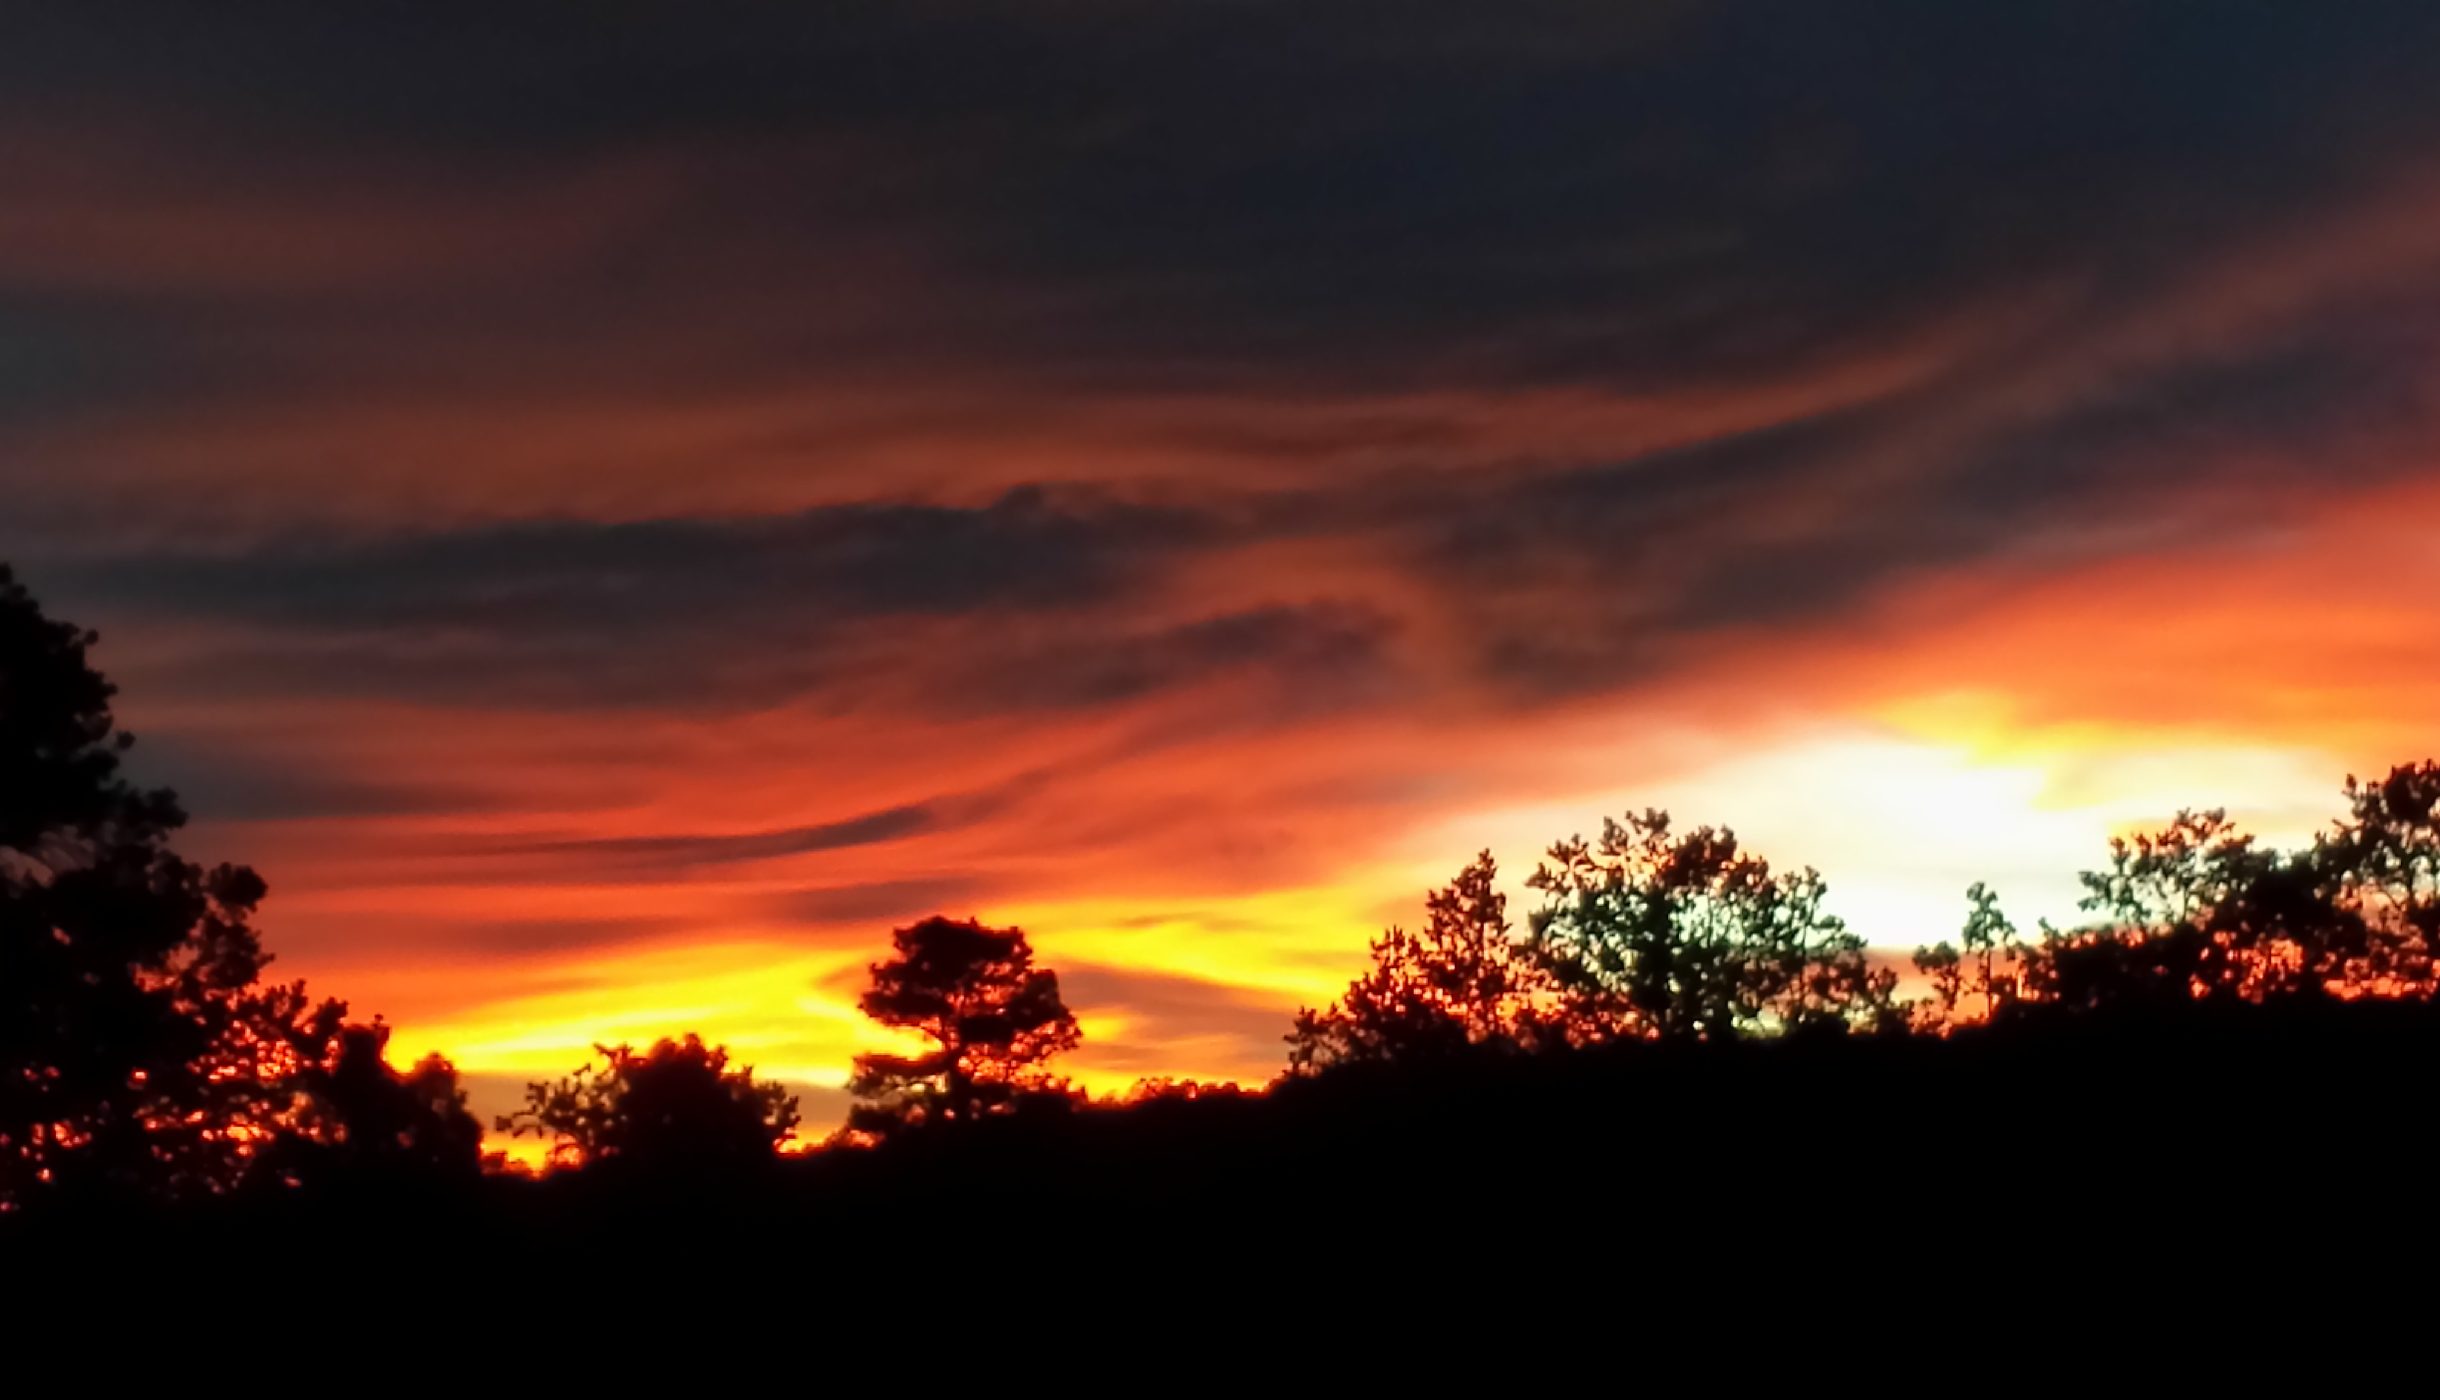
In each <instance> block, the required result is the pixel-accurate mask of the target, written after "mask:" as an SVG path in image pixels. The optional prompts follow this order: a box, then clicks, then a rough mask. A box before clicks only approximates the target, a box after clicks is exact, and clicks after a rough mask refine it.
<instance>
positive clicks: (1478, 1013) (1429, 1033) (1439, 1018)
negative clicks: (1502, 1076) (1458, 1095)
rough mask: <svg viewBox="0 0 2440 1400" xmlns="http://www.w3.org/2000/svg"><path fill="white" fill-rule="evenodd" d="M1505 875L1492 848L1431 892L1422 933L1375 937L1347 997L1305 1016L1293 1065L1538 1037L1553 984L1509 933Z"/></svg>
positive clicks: (1307, 1068) (1292, 1040) (1299, 1069)
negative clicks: (1540, 1014) (1502, 887)
mask: <svg viewBox="0 0 2440 1400" xmlns="http://www.w3.org/2000/svg"><path fill="white" fill-rule="evenodd" d="M1498 878H1499V868H1498V866H1497V865H1496V864H1495V863H1494V862H1493V861H1492V859H1491V853H1490V852H1489V851H1485V852H1483V853H1482V854H1480V855H1478V856H1476V857H1475V859H1474V862H1473V863H1472V864H1471V865H1468V866H1467V867H1466V868H1465V869H1464V870H1462V871H1460V872H1458V875H1457V878H1456V879H1455V880H1454V881H1452V882H1451V883H1450V884H1449V886H1448V887H1447V888H1445V889H1439V890H1434V891H1432V892H1431V893H1430V894H1429V895H1428V896H1427V897H1426V900H1425V906H1426V910H1427V914H1426V918H1425V922H1424V926H1423V929H1422V931H1421V932H1419V933H1409V932H1407V931H1406V930H1405V929H1403V928H1397V927H1392V928H1391V929H1389V930H1388V931H1387V932H1385V933H1383V934H1382V935H1381V936H1380V937H1379V938H1377V939H1375V940H1373V945H1372V958H1373V962H1372V968H1371V969H1370V970H1369V971H1367V972H1366V973H1365V974H1364V975H1363V976H1361V977H1359V978H1357V979H1356V980H1355V981H1354V982H1351V983H1349V984H1348V987H1347V991H1346V993H1345V995H1343V996H1341V997H1340V998H1339V1000H1338V1001H1337V1002H1336V1003H1334V1004H1333V1005H1331V1006H1330V1007H1329V1008H1328V1009H1326V1010H1322V1011H1314V1010H1310V1009H1307V1010H1300V1011H1298V1012H1297V1013H1296V1024H1295V1028H1294V1029H1293V1030H1292V1031H1290V1032H1289V1034H1288V1045H1289V1051H1288V1068H1289V1071H1290V1072H1291V1073H1295V1074H1311V1073H1314V1072H1317V1071H1320V1070H1324V1069H1328V1068H1330V1067H1332V1066H1334V1065H1342V1064H1357V1063H1366V1062H1390V1061H1412V1060H1419V1059H1429V1058H1433V1057H1441V1056H1447V1055H1452V1054H1456V1053H1459V1052H1462V1051H1464V1050H1466V1049H1468V1048H1470V1047H1473V1046H1480V1045H1500V1044H1507V1045H1514V1044H1518V1043H1520V1042H1523V1041H1528V1040H1530V1039H1531V1038H1532V1037H1533V1035H1534V1033H1535V1030H1536V1028H1537V1027H1536V1021H1535V1013H1536V1010H1537V1007H1538V1005H1539V1004H1540V1003H1542V1002H1546V1001H1547V1000H1548V999H1549V993H1550V991H1551V981H1550V978H1549V977H1548V975H1547V974H1546V973H1545V972H1544V971H1543V970H1542V968H1541V966H1540V965H1539V964H1538V963H1536V962H1535V961H1534V960H1533V958H1532V957H1531V956H1530V955H1529V954H1528V953H1527V951H1526V950H1525V948H1524V947H1523V946H1521V945H1520V944H1519V943H1518V941H1517V940H1516V938H1515V937H1514V935H1513V934H1512V932H1511V931H1510V927H1509V923H1508V898H1507V896H1506V895H1503V894H1501V893H1500V892H1499V890H1498V888H1497V881H1498Z"/></svg>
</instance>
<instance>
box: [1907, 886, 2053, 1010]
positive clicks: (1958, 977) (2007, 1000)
mask: <svg viewBox="0 0 2440 1400" xmlns="http://www.w3.org/2000/svg"><path fill="white" fill-rule="evenodd" d="M1966 901H1967V904H1968V906H1969V907H1968V909H1967V911H1966V923H1965V928H1964V930H1963V931H1962V932H1961V933H1959V935H1958V942H1957V943H1950V942H1947V941H1946V940H1943V941H1942V942H1939V943H1936V944H1934V945H1932V946H1931V947H1929V948H1919V949H1917V950H1916V951H1915V970H1916V971H1917V972H1920V973H1922V974H1923V975H1924V976H1926V977H1928V978H1930V979H1931V983H1932V995H1931V997H1930V998H1929V999H1928V1000H1926V1001H1923V1002H1921V1003H1919V1004H1918V1005H1917V1006H1916V1008H1915V1011H1916V1015H1917V1017H1918V1019H1919V1021H1920V1022H1921V1024H1922V1025H1923V1026H1924V1027H1925V1028H1926V1029H1929V1030H1946V1029H1948V1028H1950V1027H1953V1026H1957V1025H1960V1024H1963V1023H1965V1022H1966V1021H1968V1020H1983V1021H1988V1020H1991V1019H1993V1018H1995V1017H1997V1016H1999V1015H2000V1014H2001V1013H2002V1012H2003V1011H2005V1010H2006V1009H2007V1008H2008V1007H2010V1006H2012V1005H2014V1004H2015V1003H2016V1001H2017V999H2018V997H2019V996H2020V995H2022V993H2023V990H2024V968H2025V958H2026V954H2027V949H2026V946H2025V944H2024V943H2022V942H2020V941H2019V940H2018V938H2017V932H2016V925H2015V924H2013V923H2010V922H2009V921H2008V916H2007V914H2006V913H2005V912H2003V911H2002V910H2001V909H2000V907H1999V896H1997V895H1995V894H1993V893H1992V892H1991V887H1990V886H1989V885H1985V884H1983V883H1981V882H1979V881H1977V882H1976V883H1975V884H1974V885H1973V887H1972V888H1970V889H1968V890H1967V891H1966ZM1959 944H1963V945H1964V946H1962V947H1960V946H1959Z"/></svg>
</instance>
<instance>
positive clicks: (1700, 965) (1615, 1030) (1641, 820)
mask: <svg viewBox="0 0 2440 1400" xmlns="http://www.w3.org/2000/svg"><path fill="white" fill-rule="evenodd" d="M1527 883H1528V884H1529V885H1530V886H1531V887H1532V888H1534V889H1537V890H1541V891H1543V892H1544V893H1545V894H1547V895H1548V896H1549V898H1550V902H1549V904H1548V905H1547V906H1546V907H1544V908H1543V909H1541V910H1539V911H1537V912H1536V913H1535V914H1534V916H1533V919H1532V923H1531V928H1532V942H1533V945H1534V948H1535V951H1536V952H1537V954H1538V955H1539V957H1540V958H1541V959H1542V961H1543V964H1544V965H1545V966H1546V967H1547V968H1549V970H1550V972H1551V974H1552V976H1553V977H1554V978H1555V980H1556V982H1557V984H1558V988H1559V993H1560V996H1561V999H1562V1003H1563V1010H1564V1014H1565V1018H1566V1024H1567V1028H1568V1032H1569V1034H1570V1035H1571V1036H1573V1037H1574V1038H1576V1039H1579V1040H1609V1039H1618V1038H1642V1039H1653V1040H1678V1039H1718V1038H1722V1037H1729V1036H1736V1035H1741V1034H1747V1033H1751V1032H1755V1031H1772V1030H1800V1029H1808V1028H1814V1027H1847V1026H1852V1025H1870V1026H1875V1027H1882V1026H1894V1025H1895V1024H1896V1023H1897V1022H1898V1020H1899V1019H1900V1017H1901V1012H1900V1009H1899V1008H1898V1006H1897V1003H1896V1002H1895V1000H1894V991H1895V988H1896V985H1897V976H1896V974H1895V973H1893V972H1891V971H1889V970H1888V969H1886V968H1876V967H1874V966H1872V965H1871V963H1870V962H1869V961H1867V960H1866V958H1865V956H1864V941H1863V940H1862V939H1861V938H1858V937H1856V936H1855V935H1854V934H1852V933H1850V932H1848V931H1847V927H1846V925H1845V924H1843V923H1842V922H1840V921H1839V920H1838V919H1837V918H1836V917H1834V916H1832V915H1830V914H1827V913H1824V912H1823V910H1822V907H1821V904H1822V894H1823V890H1824V886H1823V883H1822V878H1821V876H1820V874H1819V873H1817V872H1815V871H1812V870H1803V871H1798V872H1796V873H1793V874H1787V875H1774V874H1772V872H1771V868H1770V866H1769V864H1768V863H1767V862H1765V861H1763V860H1761V859H1760V858H1758V857H1755V856H1751V855H1748V854H1746V853H1745V852H1743V851H1741V850H1740V849H1738V846H1737V838H1736V835H1735V834H1734V833H1733V832H1730V831H1728V830H1726V829H1724V828H1718V827H1699V828H1697V829H1695V830H1694V831H1691V832H1688V833H1686V834H1685V835H1684V836H1673V835H1672V834H1671V831H1670V825H1669V817H1668V814H1667V813H1665V812H1658V811H1647V812H1645V813H1643V814H1642V815H1641V816H1632V815H1631V816H1629V817H1628V818H1627V819H1626V820H1625V821H1623V822H1621V821H1611V822H1605V823H1604V824H1603V827H1602V833H1601V839H1600V840H1599V841H1598V842H1591V843H1588V842H1586V841H1585V840H1584V839H1583V838H1581V837H1577V838H1573V839H1570V840H1567V841H1562V842H1560V843H1559V844H1558V845H1556V846H1553V847H1552V848H1551V850H1550V855H1549V857H1548V859H1547V860H1546V861H1545V862H1544V863H1543V864H1542V865H1541V866H1540V867H1539V868H1537V869H1536V870H1535V871H1534V874H1533V878H1532V879H1531V880H1529V881H1528V882H1527Z"/></svg>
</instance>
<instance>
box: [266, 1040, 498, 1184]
mask: <svg viewBox="0 0 2440 1400" xmlns="http://www.w3.org/2000/svg"><path fill="white" fill-rule="evenodd" d="M343 1009H344V1008H341V1007H339V1006H338V1004H337V1003H329V1004H326V1006H325V1007H324V1008H323V1010H322V1012H321V1013H320V1014H321V1016H322V1017H323V1018H324V1022H325V1026H326V1030H325V1033H324V1043H325V1046H326V1048H325V1051H324V1053H323V1055H322V1056H321V1058H320V1059H319V1060H317V1061H314V1062H313V1063H311V1064H308V1065H307V1066H306V1067H305V1068H304V1069H302V1070H301V1071H300V1072H299V1073H298V1074H297V1075H296V1076H295V1079H294V1081H293V1083H292V1085H291V1089H292V1092H293V1093H294V1094H295V1096H296V1108H295V1109H294V1111H293V1113H292V1114H291V1116H290V1119H289V1122H288V1123H287V1125H286V1127H285V1129H284V1130H283V1131H282V1133H281V1134H280V1136H279V1138H278V1140H277V1141H275V1142H274V1143H273V1144H272V1145H271V1146H270V1147H268V1148H267V1149H266V1150H265V1151H264V1152H263V1154H262V1160H261V1162H260V1164H259V1167H258V1170H259V1171H260V1172H261V1173H262V1174H264V1175H265V1176H267V1177H269V1178H270V1179H272V1180H274V1181H276V1182H279V1183H280V1184H283V1185H291V1186H308V1185H317V1184H321V1183H325V1182H331V1181H350V1182H358V1183H372V1184H383V1183H396V1182H398V1181H400V1180H404V1179H415V1178H421V1179H426V1180H434V1181H447V1180H463V1179H465V1178H468V1177H472V1176H473V1175H475V1174H476V1173H477V1172H478V1171H480V1170H481V1167H482V1160H483V1125H482V1123H481V1122H480V1121H479V1120H478V1119H476V1118H475V1116H474V1115H473V1114H472V1113H470V1112H468V1111H467V1109H466V1091H465V1090H464V1088H462V1087H461V1086H460V1085H459V1083H458V1074H457V1069H456V1067H455V1066H453V1065H451V1064H450V1063H449V1061H447V1060H446V1059H443V1058H442V1057H441V1056H439V1055H426V1056H425V1057H424V1058H423V1059H421V1060H418V1061H417V1062H416V1063H415V1065H414V1066H413V1067H412V1068H410V1069H408V1070H406V1071H405V1072H404V1073H401V1072H400V1071H398V1070H395V1069H392V1068H391V1067H390V1064H389V1061H388V1059H387V1058H385V1056H384V1051H385V1050H386V1049H387V1048H388V1045H389V1041H390V1028H389V1027H388V1026H386V1025H384V1024H382V1023H381V1022H380V1021H378V1020H376V1021H374V1022H373V1023H372V1024H370V1025H347V1024H337V1023H336V1022H337V1015H336V1013H337V1012H339V1011H341V1010H343Z"/></svg>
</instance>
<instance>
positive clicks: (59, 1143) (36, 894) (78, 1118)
mask: <svg viewBox="0 0 2440 1400" xmlns="http://www.w3.org/2000/svg"><path fill="white" fill-rule="evenodd" d="M97 640H98V638H97V637H96V635H95V634H94V633H92V632H89V631H85V630H82V629H79V628H77V627H74V626H71V625H69V624H67V623H64V622H58V621H55V620H53V619H51V618H49V617H46V616H45V615H44V614H43V613H42V611H41V609H40V608H39V607H38V606H37V605H36V603H35V602H34V600H33V598H32V597H31V595H29V594H28V593H27V592H26V591H25V589H24V588H23V587H22V586H21V585H19V584H18V582H17V581H16V578H15V576H14V575H13V574H11V573H10V572H9V571H8V570H7V569H6V568H5V567H4V566H0V1207H5V1206H8V1205H11V1204H15V1203H22V1202H24V1201H25V1200H26V1199H27V1198H28V1196H29V1194H30V1193H33V1192H36V1191H41V1190H45V1189H48V1190H51V1191H55V1192H58V1191H68V1192H75V1191H103V1192H112V1193H125V1192H138V1193H161V1192H172V1193H177V1192H194V1191H210V1190H219V1189H225V1188H227V1187H228V1186H230V1185H232V1184H234V1183H235V1182H236V1180H237V1179H238V1178H239V1177H240V1176H242V1175H243V1173H244V1171H245V1168H246V1164H247V1160H248V1158H249V1157H250V1155H251V1152H252V1149H253V1144H255V1143H257V1142H260V1141H263V1140H265V1139H266V1138H267V1137H269V1136H271V1135H273V1134H275V1133H276V1132H278V1131H279V1128H280V1123H281V1115H282V1112H283V1110H284V1109H285V1108H286V1107H287V1106H288V1104H289V1101H290V1095H289V1092H288V1091H287V1090H286V1089H285V1088H284V1087H283V1085H282V1081H283V1080H284V1079H285V1078H286V1077H288V1076H289V1075H291V1074H293V1073H295V1072H296V1071H297V1070H299V1069H300V1068H301V1067H302V1066H303V1065H304V1064H305V1063H306V1062H307V1059H308V1058H309V1057H310V1056H311V1055H312V1054H314V1053H316V1051H317V1049H318V1045H317V1039H318V1035H319V1031H318V1029H317V1028H319V1027H322V1026H325V1025H327V1024H328V1022H329V1020H330V1017H329V1015H328V1014H327V1012H325V1011H322V1010H319V1009H317V1008H315V1007H313V1006H312V1005H311V1004H310V1002H309V1001H308V999H307V997H306V995H305V991H304V987H303V984H301V983H298V984H291V985H287V986H277V985H269V984H265V983H264V982H263V981H262V980H261V974H262V971H263V968H264V967H265V966H266V965H267V964H268V963H269V962H270V958H269V956H268V955H267V954H266V953H264V951H263V949H262V945H261V943H260V941H259V940H258V939H257V937H256V935H255V932H254V929H253V927H252V924H251V920H252V918H253V915H254V912H255V909H256V907H257V906H258V905H259V904H260V903H261V901H262V898H263V895H264V884H263V881H262V879H261V877H259V876H257V875H256V874H255V873H254V872H253V871H251V870H248V869H246V868H244V867H242V866H233V865H222V866H218V867H216V868H213V869H210V870H206V869H204V868H202V867H200V866H197V865H195V864H192V863H190V862H188V861H185V860H183V859H181V858H179V856H178V855H177V853H176V852H175V851H174V850H172V849H171V847H170V838H171V836H172V835H173V834H174V833H176V832H177V830H178V829H179V828H180V827H181V826H183V825H184V824H185V821H186V814H185V813H184V811H183V810H182V809H181V808H180V807H179V805H178V801H177V799H176V798H175V797H174V796H173V795H172V794H170V793H169V792H166V791H161V790H151V789H144V788H139V787H137V786H135V785H134V784H133V783H131V782H129V781H128V780H127V778H126V777H125V776H124V775H123V774H122V772H121V768H120V760H121V755H123V754H124V753H125V752H126V750H127V749H128V747H129V746H130V745H131V744H132V743H133V739H132V736H130V735H128V734H127V733H125V732H124V731H121V730H119V729H118V727H117V724H116V721H115V719H114V718H113V716H112V713H111V707H110V702H111V699H112V696H113V695H114V694H115V688H114V687H113V686H112V685H111V684H110V683H109V682H108V681H107V680H105V679H103V677H102V676H101V674H100V673H99V672H97V671H96V670H94V669H93V667H92V665H91V664H90V662H89V661H88V660H87V652H88V649H89V648H91V647H92V646H93V644H94V643H95V642H96V641H97Z"/></svg>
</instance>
